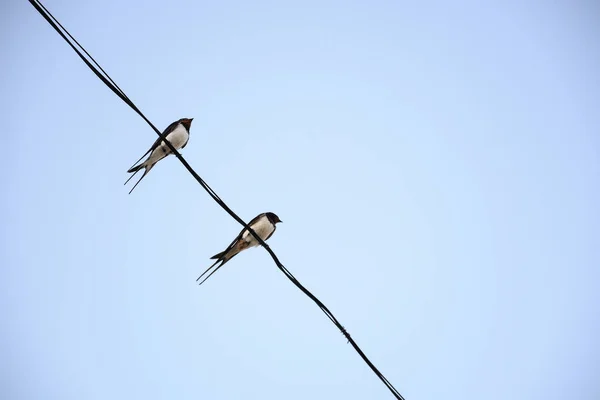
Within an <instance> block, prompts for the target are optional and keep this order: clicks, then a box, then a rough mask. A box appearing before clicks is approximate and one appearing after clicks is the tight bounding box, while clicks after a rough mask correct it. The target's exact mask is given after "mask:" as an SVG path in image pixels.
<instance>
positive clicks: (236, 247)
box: [196, 212, 282, 285]
mask: <svg viewBox="0 0 600 400" xmlns="http://www.w3.org/2000/svg"><path fill="white" fill-rule="evenodd" d="M279 222H282V221H281V220H280V219H279V217H278V216H277V215H275V214H273V213H272V212H267V213H262V214H260V215H258V216H256V217H255V218H254V219H253V220H252V221H250V223H249V224H248V226H249V227H250V228H252V230H253V231H254V232H256V234H257V235H258V236H259V237H260V238H261V239H262V240H263V241H265V242H266V241H267V239H269V238H270V237H271V235H273V233H274V232H275V229H276V226H275V225H276V224H277V223H279ZM259 244H260V243H259V242H258V240H256V238H255V237H254V235H252V234H251V233H250V231H249V230H247V229H245V228H244V229H242V231H241V232H240V234H239V235H238V236H237V237H236V238H235V240H234V241H233V242H231V244H230V245H229V246H228V247H227V248H226V249H225V250H224V251H222V252H220V253H218V254H215V255H214V256H212V257H211V258H210V259H211V260H215V259H216V260H217V261H215V263H214V264H213V265H211V266H210V267H208V268H207V269H206V271H204V272H203V273H202V275H200V276H199V277H198V279H196V282H198V281H199V280H200V278H202V277H203V276H204V275H205V274H206V273H207V272H208V271H210V270H211V269H212V268H213V267H214V266H215V265H217V264H219V263H221V264H219V265H218V266H217V267H216V268H215V269H214V270H213V271H212V272H211V273H210V274H208V276H207V277H206V278H204V280H203V281H202V282H200V283H199V285H202V284H203V283H204V281H206V280H207V279H208V278H210V276H211V275H212V274H214V273H215V272H217V270H218V269H219V268H221V267H222V266H223V265H224V264H225V263H226V262H227V261H229V260H231V259H232V258H233V257H235V256H236V255H237V254H238V253H239V252H241V251H243V250H246V249H248V248H250V247H255V246H258V245H259Z"/></svg>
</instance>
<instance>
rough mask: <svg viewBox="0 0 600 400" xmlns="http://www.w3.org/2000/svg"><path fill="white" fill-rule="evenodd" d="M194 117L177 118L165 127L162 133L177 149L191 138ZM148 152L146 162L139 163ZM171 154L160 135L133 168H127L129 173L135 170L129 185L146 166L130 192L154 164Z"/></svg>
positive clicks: (181, 147) (182, 146)
mask: <svg viewBox="0 0 600 400" xmlns="http://www.w3.org/2000/svg"><path fill="white" fill-rule="evenodd" d="M193 119H194V118H181V119H180V120H177V121H175V122H173V123H172V124H171V125H169V126H167V129H165V130H164V132H163V133H162V134H163V136H165V138H166V139H167V140H168V141H169V142H170V143H171V145H173V147H174V148H175V149H176V150H179V149H183V148H184V147H185V146H186V145H187V143H188V141H189V140H190V127H191V125H192V120H193ZM148 153H150V155H149V156H148V158H147V159H146V160H145V161H144V162H142V163H140V164H138V162H140V161H141V160H142V158H144V157H146V155H148ZM169 154H172V152H171V149H169V146H167V144H166V143H165V142H164V141H163V139H162V138H160V137H159V138H158V139H156V141H155V142H154V144H152V147H150V149H149V150H148V151H147V152H146V153H145V154H144V155H143V156H141V157H140V159H139V160H137V161H136V162H135V163H134V164H133V166H132V167H131V168H129V170H127V172H128V173H132V172H133V175H131V176H130V177H129V179H127V181H125V185H127V182H129V181H130V180H131V178H133V177H134V176H135V174H137V173H138V172H139V171H140V170H141V169H142V168H144V174H143V175H142V177H141V178H140V179H139V180H138V181H137V182H136V183H135V185H133V187H132V188H131V190H130V191H129V194H131V192H133V189H135V187H136V186H137V185H138V183H140V182H141V181H142V179H144V177H145V176H146V175H147V174H148V172H150V170H151V169H152V168H153V167H154V165H156V163H157V162H159V161H160V160H162V159H163V158H165V157H166V156H168V155H169ZM136 164H137V165H136Z"/></svg>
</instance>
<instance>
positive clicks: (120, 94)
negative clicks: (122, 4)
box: [29, 0, 404, 400]
mask: <svg viewBox="0 0 600 400" xmlns="http://www.w3.org/2000/svg"><path fill="white" fill-rule="evenodd" d="M29 2H30V3H31V5H33V7H35V9H36V10H37V11H38V12H39V13H40V14H41V15H42V16H43V17H44V18H45V19H46V21H48V23H49V24H50V25H51V26H52V27H53V28H54V29H55V30H56V32H58V34H59V35H60V36H61V37H62V38H63V39H64V40H65V41H66V42H67V43H68V44H69V45H70V46H71V48H72V49H73V50H74V51H75V52H76V53H77V55H78V56H79V57H80V58H81V59H82V60H83V62H84V63H85V64H86V65H87V66H88V68H90V69H91V70H92V72H94V74H95V75H96V76H97V77H98V78H99V79H100V80H101V81H102V82H104V84H105V85H106V86H108V88H109V89H111V90H112V91H113V92H114V93H115V94H116V95H117V96H118V97H119V98H120V99H121V100H123V101H124V102H125V104H127V105H128V106H129V107H131V108H132V109H133V110H134V111H135V112H136V113H137V114H138V115H139V116H140V117H142V119H143V120H144V121H146V123H147V124H148V125H149V126H150V127H151V128H152V129H153V130H154V131H155V132H156V134H157V135H158V136H159V137H160V138H161V139H163V142H164V143H165V144H166V145H167V146H168V147H169V149H170V150H171V152H173V154H175V156H176V157H177V158H178V159H179V161H181V163H182V164H183V166H184V167H185V168H186V169H187V170H188V172H189V173H190V174H191V175H192V176H193V177H194V178H195V179H196V181H198V183H199V184H200V186H202V188H203V189H204V190H206V192H207V193H208V194H209V195H210V196H211V197H212V198H213V200H214V201H215V202H216V203H217V204H218V205H219V206H221V208H223V209H224V210H225V211H226V212H227V213H228V214H229V215H230V216H231V217H232V218H233V219H235V220H236V221H237V222H238V223H240V224H241V225H242V226H244V228H246V229H247V230H248V231H249V232H250V233H251V234H252V236H254V237H255V238H256V240H257V241H258V242H259V243H260V245H261V246H263V247H264V248H265V250H266V251H267V252H268V253H269V255H271V258H272V259H273V261H274V262H275V264H276V265H277V267H278V268H279V269H280V270H281V271H282V272H283V273H284V274H285V276H286V277H287V278H288V279H289V280H290V281H291V282H292V283H293V284H294V285H296V287H297V288H298V289H300V290H301V291H302V292H303V293H304V294H305V295H307V296H308V297H309V298H310V299H311V300H312V301H314V302H315V303H316V304H317V306H319V308H320V309H321V311H323V313H324V314H325V315H326V316H327V318H329V319H330V320H331V322H332V323H333V324H334V325H335V326H336V327H337V328H338V329H339V330H340V332H342V334H343V335H344V337H345V338H346V339H347V340H348V343H350V344H351V345H352V347H353V348H354V350H356V352H357V353H358V354H359V355H360V356H361V358H362V359H363V360H364V361H365V362H366V363H367V365H368V366H369V367H370V368H371V370H373V372H374V373H375V375H377V377H378V378H379V379H380V380H381V381H382V382H383V383H384V384H385V385H386V387H387V388H388V389H389V390H390V392H392V394H393V395H394V396H395V397H396V398H397V399H399V400H404V397H403V396H402V395H401V394H400V392H398V390H397V389H396V388H395V387H394V386H393V385H392V384H391V382H390V381H388V380H387V378H386V377H385V376H384V375H383V374H382V373H381V372H380V371H379V370H378V369H377V367H376V366H375V365H374V364H373V363H372V362H371V361H370V360H369V358H368V357H367V356H366V355H365V353H363V351H362V350H361V349H360V347H358V345H357V344H356V342H355V341H354V339H352V337H351V336H350V334H349V333H348V331H346V328H344V327H343V326H342V324H341V323H340V322H339V321H338V320H337V318H335V316H334V315H333V313H332V312H331V311H329V309H328V308H327V307H326V306H325V304H323V303H322V302H321V301H320V300H319V299H318V298H316V297H315V296H314V295H313V294H312V293H311V292H310V291H309V290H308V289H306V288H305V287H304V286H303V285H302V284H301V283H300V282H299V281H298V279H296V277H295V276H294V275H292V273H291V272H290V271H289V270H288V269H287V268H286V267H285V266H284V265H283V264H282V263H281V262H280V261H279V258H277V256H276V255H275V253H274V252H273V250H271V248H270V247H269V245H268V244H267V243H265V242H264V241H263V240H262V239H261V238H260V237H259V236H258V235H257V234H256V232H254V230H253V229H252V228H250V226H248V224H246V222H244V220H242V219H241V218H240V217H239V216H238V215H237V214H236V213H234V212H233V210H231V208H229V206H227V204H225V202H224V201H223V200H221V198H220V197H219V196H218V195H217V193H216V192H215V191H214V190H213V189H212V188H211V187H210V186H209V185H208V184H207V183H206V182H205V181H204V180H203V179H202V178H201V177H200V175H198V174H197V173H196V171H194V170H193V169H192V167H191V166H190V165H189V164H188V163H187V161H186V160H185V159H184V158H183V157H182V156H181V154H179V152H178V151H177V150H176V149H175V148H174V147H173V145H172V144H171V142H169V141H167V140H165V136H164V135H163V134H162V133H161V132H160V131H159V130H158V129H157V128H156V127H155V126H154V125H153V124H152V122H150V120H149V119H148V118H146V116H145V115H144V114H143V113H142V112H141V111H140V110H139V108H137V106H136V105H135V104H134V103H133V102H132V101H131V100H130V99H129V97H127V95H126V94H125V92H123V90H121V88H120V87H119V86H118V85H117V84H116V83H115V82H114V81H113V80H112V79H111V77H110V76H109V75H108V74H107V73H106V72H105V71H104V69H102V67H101V66H100V65H99V64H98V63H97V62H96V60H94V58H93V57H92V56H91V55H90V54H89V53H88V52H87V51H86V50H85V48H84V47H83V46H82V45H80V44H79V42H77V40H76V39H75V38H74V37H73V36H71V34H70V33H69V31H67V30H66V29H65V28H64V27H63V26H62V24H61V23H60V22H59V21H58V20H57V19H56V18H55V17H54V16H53V15H52V14H51V13H50V11H48V10H47V9H46V7H44V6H43V5H42V3H41V2H39V1H38V0H29ZM59 27H60V29H59ZM61 29H62V30H61ZM63 31H64V33H63ZM65 33H66V36H65ZM67 36H68V37H69V38H71V39H72V40H73V42H74V43H75V44H76V45H77V46H78V47H79V48H80V49H81V50H82V51H83V52H84V53H85V54H86V55H87V56H88V57H89V58H90V60H92V62H93V63H94V64H95V65H96V66H97V67H98V68H96V67H95V66H94V65H92V64H91V63H90V61H88V59H87V58H86V57H84V56H83V54H82V53H81V51H79V49H77V47H75V45H74V44H73V42H71V41H70V40H69V39H67ZM98 69H99V70H100V71H102V73H100V71H98Z"/></svg>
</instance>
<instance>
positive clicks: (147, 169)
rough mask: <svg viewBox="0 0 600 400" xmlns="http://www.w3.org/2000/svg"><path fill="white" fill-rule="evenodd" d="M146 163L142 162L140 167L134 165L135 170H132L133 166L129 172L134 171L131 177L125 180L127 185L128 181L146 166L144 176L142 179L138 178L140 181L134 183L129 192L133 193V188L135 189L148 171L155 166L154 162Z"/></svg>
mask: <svg viewBox="0 0 600 400" xmlns="http://www.w3.org/2000/svg"><path fill="white" fill-rule="evenodd" d="M145 164H146V163H142V164H140V165H139V166H138V167H133V168H136V169H135V170H134V171H132V170H133V168H132V169H131V170H130V171H129V172H133V175H131V176H130V177H129V179H127V180H126V181H125V185H127V182H129V181H130V180H131V178H133V177H134V176H135V174H137V173H138V172H139V171H140V170H141V169H142V168H145V169H144V173H143V174H142V177H141V178H140V179H138V181H137V182H136V183H135V185H133V187H132V188H131V190H130V191H129V194H131V192H133V189H135V187H136V186H137V185H138V184H139V183H140V182H141V181H142V179H144V177H145V176H146V175H148V172H150V170H151V169H152V167H154V164H151V165H145Z"/></svg>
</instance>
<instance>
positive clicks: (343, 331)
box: [340, 326, 350, 343]
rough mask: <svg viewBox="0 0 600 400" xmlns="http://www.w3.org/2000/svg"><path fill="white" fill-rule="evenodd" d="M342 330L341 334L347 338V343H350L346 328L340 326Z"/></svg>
mask: <svg viewBox="0 0 600 400" xmlns="http://www.w3.org/2000/svg"><path fill="white" fill-rule="evenodd" d="M340 330H341V331H342V335H344V336H345V337H346V339H348V343H350V334H349V333H348V331H347V330H346V328H344V327H343V326H342V329H340Z"/></svg>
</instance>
